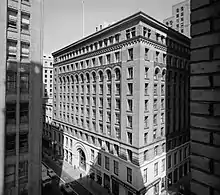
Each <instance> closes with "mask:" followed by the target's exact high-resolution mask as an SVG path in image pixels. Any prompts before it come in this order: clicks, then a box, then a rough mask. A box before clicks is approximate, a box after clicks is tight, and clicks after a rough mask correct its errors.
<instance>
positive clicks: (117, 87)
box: [115, 83, 120, 95]
mask: <svg viewBox="0 0 220 195" xmlns="http://www.w3.org/2000/svg"><path fill="white" fill-rule="evenodd" d="M115 95H120V84H119V83H117V84H115Z"/></svg>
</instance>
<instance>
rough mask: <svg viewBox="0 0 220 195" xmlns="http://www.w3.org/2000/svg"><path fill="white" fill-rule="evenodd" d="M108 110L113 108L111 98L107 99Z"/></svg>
mask: <svg viewBox="0 0 220 195" xmlns="http://www.w3.org/2000/svg"><path fill="white" fill-rule="evenodd" d="M107 108H111V98H107Z"/></svg>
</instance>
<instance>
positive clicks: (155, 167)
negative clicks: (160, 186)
mask: <svg viewBox="0 0 220 195" xmlns="http://www.w3.org/2000/svg"><path fill="white" fill-rule="evenodd" d="M157 175H158V163H154V177H156V176H157Z"/></svg>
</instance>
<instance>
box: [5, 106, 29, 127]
mask: <svg viewBox="0 0 220 195" xmlns="http://www.w3.org/2000/svg"><path fill="white" fill-rule="evenodd" d="M19 111H20V117H19V118H20V123H21V124H23V123H25V124H26V123H28V119H29V103H20V108H19ZM5 115H6V124H8V125H10V124H15V123H16V118H17V117H16V104H15V103H7V104H6V113H5Z"/></svg>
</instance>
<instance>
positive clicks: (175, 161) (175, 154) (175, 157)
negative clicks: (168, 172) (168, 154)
mask: <svg viewBox="0 0 220 195" xmlns="http://www.w3.org/2000/svg"><path fill="white" fill-rule="evenodd" d="M176 163H177V152H175V153H174V165H176Z"/></svg>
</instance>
